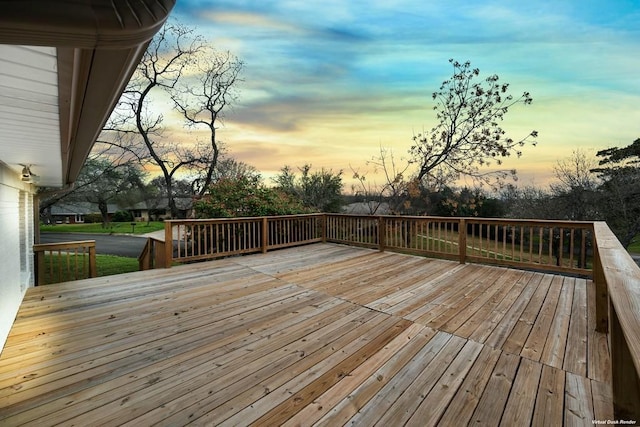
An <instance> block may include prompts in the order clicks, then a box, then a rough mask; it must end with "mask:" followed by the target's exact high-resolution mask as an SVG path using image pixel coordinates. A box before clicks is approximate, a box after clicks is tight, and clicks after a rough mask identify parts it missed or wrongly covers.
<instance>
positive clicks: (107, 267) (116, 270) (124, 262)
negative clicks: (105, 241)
mask: <svg viewBox="0 0 640 427" xmlns="http://www.w3.org/2000/svg"><path fill="white" fill-rule="evenodd" d="M76 262H78V263H79V264H78V266H77V267H74V266H76ZM51 263H53V272H54V273H53V278H52V275H51V274H50V273H51V271H50V269H51V268H52V267H51ZM61 263H62V268H60V264H61ZM67 263H68V264H67ZM67 265H69V266H70V269H69V270H68V269H67ZM83 265H84V267H83ZM44 267H45V283H57V282H64V281H67V280H76V278H78V279H82V278H86V277H88V273H87V272H88V269H89V265H88V260H87V258H85V257H82V256H80V257H79V258H78V259H74V258H71V259H70V260H68V259H67V258H66V257H63V258H60V257H59V256H51V255H45V257H44ZM76 268H77V269H78V270H77V271H78V272H79V277H78V276H76V274H75V273H74V272H75V271H76V270H75V269H76ZM96 270H97V275H98V277H102V276H111V275H114V274H121V273H130V272H132V271H138V260H137V258H128V257H121V256H115V255H96ZM83 273H84V274H86V275H85V276H84V277H83Z"/></svg>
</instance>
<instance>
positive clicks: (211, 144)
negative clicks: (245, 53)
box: [171, 47, 243, 196]
mask: <svg viewBox="0 0 640 427" xmlns="http://www.w3.org/2000/svg"><path fill="white" fill-rule="evenodd" d="M242 67H243V63H242V61H240V60H239V59H238V58H236V57H235V56H233V55H232V54H231V53H229V52H225V53H216V52H215V51H213V50H211V49H209V48H206V47H205V48H203V52H202V54H201V55H200V56H199V58H198V61H197V62H196V64H195V67H194V68H195V71H196V73H197V74H196V75H197V77H196V78H195V79H183V80H182V81H181V83H180V85H179V90H178V91H176V92H174V93H172V95H171V99H172V100H173V102H174V104H175V107H176V109H178V111H180V112H181V113H182V115H183V117H184V119H185V121H186V122H187V124H188V126H190V127H192V128H198V127H205V128H206V129H207V131H208V132H209V141H208V147H207V151H208V153H207V154H209V156H210V157H209V159H208V166H207V168H206V173H205V174H204V176H203V177H202V178H201V179H200V182H199V185H198V187H199V192H198V194H199V195H200V196H201V195H203V194H204V193H205V192H206V191H207V188H208V187H209V184H211V181H212V179H213V175H214V171H215V169H216V165H217V164H218V158H219V156H220V146H219V142H218V140H217V133H216V131H217V129H218V123H221V122H222V120H223V113H224V109H225V107H230V106H231V105H232V104H233V102H234V101H236V99H237V94H236V91H235V90H234V89H235V88H236V85H237V83H238V82H239V81H241V79H240V77H239V76H240V72H241V71H242Z"/></svg>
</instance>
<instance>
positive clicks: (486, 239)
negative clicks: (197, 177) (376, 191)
mask: <svg viewBox="0 0 640 427" xmlns="http://www.w3.org/2000/svg"><path fill="white" fill-rule="evenodd" d="M165 234H166V241H167V242H169V241H173V245H170V244H167V245H165V258H166V261H167V263H166V266H167V267H169V266H170V265H171V262H172V260H173V261H178V262H189V261H195V260H203V259H212V258H217V257H222V256H229V255H238V254H244V253H253V252H266V251H267V250H269V249H275V248H280V247H286V246H296V245H302V244H307V243H312V242H319V241H325V242H336V243H343V244H348V245H355V246H363V247H368V248H375V249H378V250H380V251H384V250H390V251H396V252H403V253H410V254H417V255H424V256H430V257H438V258H446V259H452V260H457V261H459V262H460V263H466V262H474V263H488V264H496V265H505V266H510V267H515V268H523V269H534V270H538V271H545V272H560V273H570V274H579V275H583V276H587V277H591V278H593V280H594V282H595V284H596V302H595V303H596V317H597V318H596V324H597V325H598V329H599V330H600V331H602V332H609V338H610V348H611V364H612V378H613V400H614V405H615V414H616V417H617V418H618V419H635V420H640V404H639V403H638V402H640V268H638V266H637V265H636V264H635V263H634V262H633V260H632V259H631V257H630V256H629V255H628V254H627V252H626V251H625V250H624V248H623V247H622V246H621V244H620V243H619V241H618V240H617V239H616V237H615V235H613V233H612V232H611V230H610V229H609V228H608V226H607V225H606V224H605V223H601V222H596V223H593V222H567V221H538V220H518V219H483V218H442V217H406V216H405V217H401V216H358V215H342V214H312V215H293V216H283V217H262V218H236V219H212V220H186V221H167V222H166V228H165Z"/></svg>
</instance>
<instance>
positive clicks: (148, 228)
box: [40, 221, 164, 234]
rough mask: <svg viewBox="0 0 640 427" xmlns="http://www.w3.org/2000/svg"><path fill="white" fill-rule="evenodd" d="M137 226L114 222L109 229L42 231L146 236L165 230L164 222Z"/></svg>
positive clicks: (63, 227)
mask: <svg viewBox="0 0 640 427" xmlns="http://www.w3.org/2000/svg"><path fill="white" fill-rule="evenodd" d="M135 224H136V225H135V227H134V226H132V225H131V222H112V223H110V224H109V225H108V226H107V227H103V226H102V224H101V223H91V224H55V225H42V224H41V225H40V231H49V232H54V233H103V234H146V233H151V232H152V231H158V230H164V222H160V221H155V222H150V223H149V224H147V223H146V222H136V223H135Z"/></svg>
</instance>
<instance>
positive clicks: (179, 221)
mask: <svg viewBox="0 0 640 427" xmlns="http://www.w3.org/2000/svg"><path fill="white" fill-rule="evenodd" d="M322 215H324V214H322V213H310V214H297V215H269V216H247V217H238V218H205V219H191V218H187V219H168V220H166V221H165V223H170V224H186V223H195V224H197V223H211V222H246V221H262V219H263V218H267V219H283V218H311V217H318V216H322Z"/></svg>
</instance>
